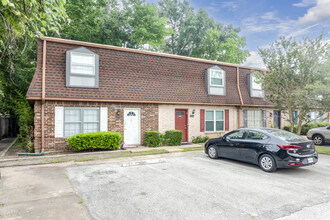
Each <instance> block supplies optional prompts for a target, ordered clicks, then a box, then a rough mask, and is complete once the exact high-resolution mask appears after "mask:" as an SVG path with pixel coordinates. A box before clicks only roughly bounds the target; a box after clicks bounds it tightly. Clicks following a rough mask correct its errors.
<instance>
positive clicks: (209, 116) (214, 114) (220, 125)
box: [205, 110, 225, 132]
mask: <svg viewBox="0 0 330 220" xmlns="http://www.w3.org/2000/svg"><path fill="white" fill-rule="evenodd" d="M224 124H225V123H224V111H213V110H206V111H205V131H206V132H216V131H223V130H224Z"/></svg>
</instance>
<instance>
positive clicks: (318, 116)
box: [309, 112, 324, 122]
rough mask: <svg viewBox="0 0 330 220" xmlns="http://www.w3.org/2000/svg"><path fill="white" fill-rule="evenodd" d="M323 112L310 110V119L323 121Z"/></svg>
mask: <svg viewBox="0 0 330 220" xmlns="http://www.w3.org/2000/svg"><path fill="white" fill-rule="evenodd" d="M323 120H324V119H323V113H321V114H320V112H310V113H309V121H310V122H323Z"/></svg>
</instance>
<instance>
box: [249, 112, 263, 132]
mask: <svg viewBox="0 0 330 220" xmlns="http://www.w3.org/2000/svg"><path fill="white" fill-rule="evenodd" d="M246 120H247V127H248V128H260V127H263V115H262V110H247V118H246Z"/></svg>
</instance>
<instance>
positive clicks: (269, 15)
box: [261, 11, 278, 20]
mask: <svg viewBox="0 0 330 220" xmlns="http://www.w3.org/2000/svg"><path fill="white" fill-rule="evenodd" d="M261 18H262V19H265V20H278V18H277V17H276V16H275V12H273V11H270V12H266V13H265V14H263V15H262V16H261Z"/></svg>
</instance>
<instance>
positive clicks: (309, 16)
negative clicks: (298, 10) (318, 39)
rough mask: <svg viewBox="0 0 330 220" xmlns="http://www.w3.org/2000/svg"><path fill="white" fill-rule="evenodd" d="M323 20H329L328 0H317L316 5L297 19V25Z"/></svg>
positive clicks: (329, 4) (329, 2)
mask: <svg viewBox="0 0 330 220" xmlns="http://www.w3.org/2000/svg"><path fill="white" fill-rule="evenodd" d="M324 21H330V0H317V4H316V6H314V7H312V8H310V9H308V11H307V13H306V14H305V15H304V16H303V17H300V18H299V19H298V21H297V25H305V24H311V23H318V22H324Z"/></svg>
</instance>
